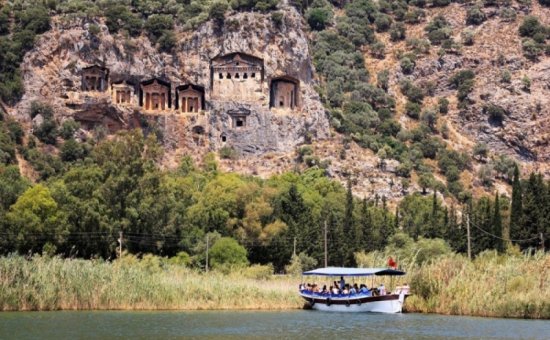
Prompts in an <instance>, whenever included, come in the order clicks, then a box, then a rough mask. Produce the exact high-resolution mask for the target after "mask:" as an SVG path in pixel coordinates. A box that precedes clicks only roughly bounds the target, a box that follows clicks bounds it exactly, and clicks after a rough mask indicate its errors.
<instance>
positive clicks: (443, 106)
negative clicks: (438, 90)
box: [437, 97, 449, 115]
mask: <svg viewBox="0 0 550 340" xmlns="http://www.w3.org/2000/svg"><path fill="white" fill-rule="evenodd" d="M437 103H438V106H439V113H441V114H444V115H445V114H447V113H448V112H449V100H448V99H447V98H444V97H442V98H439V100H438V101H437Z"/></svg>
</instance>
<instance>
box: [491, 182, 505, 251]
mask: <svg viewBox="0 0 550 340" xmlns="http://www.w3.org/2000/svg"><path fill="white" fill-rule="evenodd" d="M492 224H493V234H494V235H495V236H497V237H498V238H495V239H494V245H495V247H494V248H495V249H496V250H497V251H498V252H499V253H502V252H504V240H502V238H504V234H503V232H502V213H501V211H500V199H499V194H498V192H497V193H496V195H495V213H494V217H493V222H492Z"/></svg>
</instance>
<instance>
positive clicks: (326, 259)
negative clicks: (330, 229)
mask: <svg viewBox="0 0 550 340" xmlns="http://www.w3.org/2000/svg"><path fill="white" fill-rule="evenodd" d="M326 267H328V252H327V220H325V268H326Z"/></svg>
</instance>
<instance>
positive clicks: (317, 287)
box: [313, 283, 321, 293]
mask: <svg viewBox="0 0 550 340" xmlns="http://www.w3.org/2000/svg"><path fill="white" fill-rule="evenodd" d="M313 292H314V293H320V292H321V290H320V289H319V286H318V285H317V284H316V283H314V284H313Z"/></svg>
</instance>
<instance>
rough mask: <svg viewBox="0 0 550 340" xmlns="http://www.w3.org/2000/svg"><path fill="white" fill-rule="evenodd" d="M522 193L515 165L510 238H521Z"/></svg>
mask: <svg viewBox="0 0 550 340" xmlns="http://www.w3.org/2000/svg"><path fill="white" fill-rule="evenodd" d="M522 196H523V193H522V188H521V182H520V179H519V169H518V166H517V164H516V165H515V167H514V180H513V183H512V203H511V208H510V209H511V211H510V238H511V239H520V238H521V219H522V213H523V206H522V201H523V197H522Z"/></svg>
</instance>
